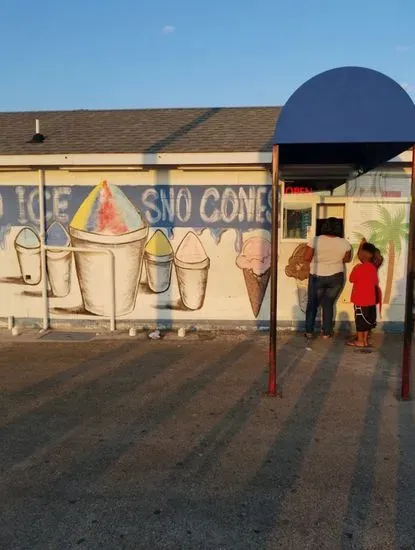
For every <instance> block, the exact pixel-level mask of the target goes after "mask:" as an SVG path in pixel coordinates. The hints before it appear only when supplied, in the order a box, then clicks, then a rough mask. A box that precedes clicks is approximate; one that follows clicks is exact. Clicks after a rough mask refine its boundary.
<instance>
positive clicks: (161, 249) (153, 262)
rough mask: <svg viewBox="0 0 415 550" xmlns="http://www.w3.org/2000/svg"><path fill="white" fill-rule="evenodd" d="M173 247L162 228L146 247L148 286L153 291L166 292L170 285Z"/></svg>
mask: <svg viewBox="0 0 415 550" xmlns="http://www.w3.org/2000/svg"><path fill="white" fill-rule="evenodd" d="M173 257H174V254H173V248H172V246H171V244H170V242H169V240H168V238H167V237H166V235H165V234H164V233H163V231H161V230H160V229H157V231H155V233H153V236H152V237H151V239H150V240H149V241H148V243H147V244H146V247H145V249H144V263H145V266H146V271H147V280H148V286H149V287H150V289H151V290H152V291H153V292H156V293H160V292H165V291H166V290H167V289H168V288H169V286H170V280H171V269H172V264H173Z"/></svg>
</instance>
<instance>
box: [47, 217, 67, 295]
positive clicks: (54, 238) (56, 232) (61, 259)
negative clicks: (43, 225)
mask: <svg viewBox="0 0 415 550" xmlns="http://www.w3.org/2000/svg"><path fill="white" fill-rule="evenodd" d="M46 244H47V246H56V247H59V248H61V247H65V248H67V247H69V246H70V244H71V241H70V237H69V234H68V232H67V231H66V229H65V228H64V227H63V225H62V224H60V223H59V222H53V223H52V224H51V225H50V226H49V228H48V229H47V231H46ZM46 266H47V272H48V278H49V283H50V286H51V289H52V293H53V296H55V297H57V298H64V297H65V296H67V295H68V294H69V292H70V290H71V268H72V251H71V250H47V252H46Z"/></svg>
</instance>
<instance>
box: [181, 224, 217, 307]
mask: <svg viewBox="0 0 415 550" xmlns="http://www.w3.org/2000/svg"><path fill="white" fill-rule="evenodd" d="M174 265H175V268H176V274H177V282H178V285H179V292H180V297H181V299H182V302H183V305H184V306H185V307H187V309H192V310H196V309H200V308H201V307H202V306H203V303H204V301H205V295H206V285H207V280H208V272H209V267H210V260H209V258H208V257H207V254H206V252H205V249H204V248H203V245H202V243H201V242H200V239H199V238H198V237H197V235H195V233H193V231H189V232H188V233H187V234H186V236H185V237H184V238H183V240H182V242H181V243H180V244H179V246H178V248H177V250H176V256H175V259H174Z"/></svg>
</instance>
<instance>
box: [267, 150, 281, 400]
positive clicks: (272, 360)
mask: <svg viewBox="0 0 415 550" xmlns="http://www.w3.org/2000/svg"><path fill="white" fill-rule="evenodd" d="M278 174H279V148H278V145H274V146H273V147H272V212H271V216H272V224H271V308H270V309H271V311H270V327H269V372H268V395H271V396H275V395H277V385H278V382H277V309H278V220H279V210H280V206H279V197H278V179H279V178H278Z"/></svg>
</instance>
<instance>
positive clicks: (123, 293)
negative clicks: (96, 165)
mask: <svg viewBox="0 0 415 550" xmlns="http://www.w3.org/2000/svg"><path fill="white" fill-rule="evenodd" d="M147 233H148V227H147V224H146V223H145V222H144V220H143V218H142V216H141V213H140V212H139V211H138V210H137V209H136V208H135V206H134V205H133V204H132V203H131V202H130V200H129V199H128V198H127V197H126V196H125V194H124V193H123V192H122V191H121V189H120V188H119V187H117V186H115V185H111V184H108V183H107V182H106V181H103V182H102V183H100V184H99V185H97V186H96V187H95V188H94V189H93V190H92V191H91V193H90V194H89V195H88V196H87V197H86V199H85V200H84V201H83V202H82V204H81V206H80V207H79V209H78V211H77V212H76V213H75V215H74V217H73V219H72V222H71V223H70V226H69V234H70V238H71V243H72V246H74V247H81V248H86V249H90V251H91V252H90V253H89V252H74V257H75V265H76V270H77V274H78V281H79V286H80V290H81V295H82V300H83V303H84V307H85V309H86V310H87V311H88V312H90V313H93V314H95V315H106V316H108V315H109V313H110V297H111V292H110V284H111V278H110V273H109V260H108V255H107V254H103V253H98V251H105V250H108V251H110V252H112V254H113V255H114V259H115V307H116V315H126V314H128V313H130V312H131V311H132V310H133V309H134V306H135V302H136V298H137V291H138V283H139V280H140V275H141V268H142V261H143V254H144V246H145V242H146V239H147Z"/></svg>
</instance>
